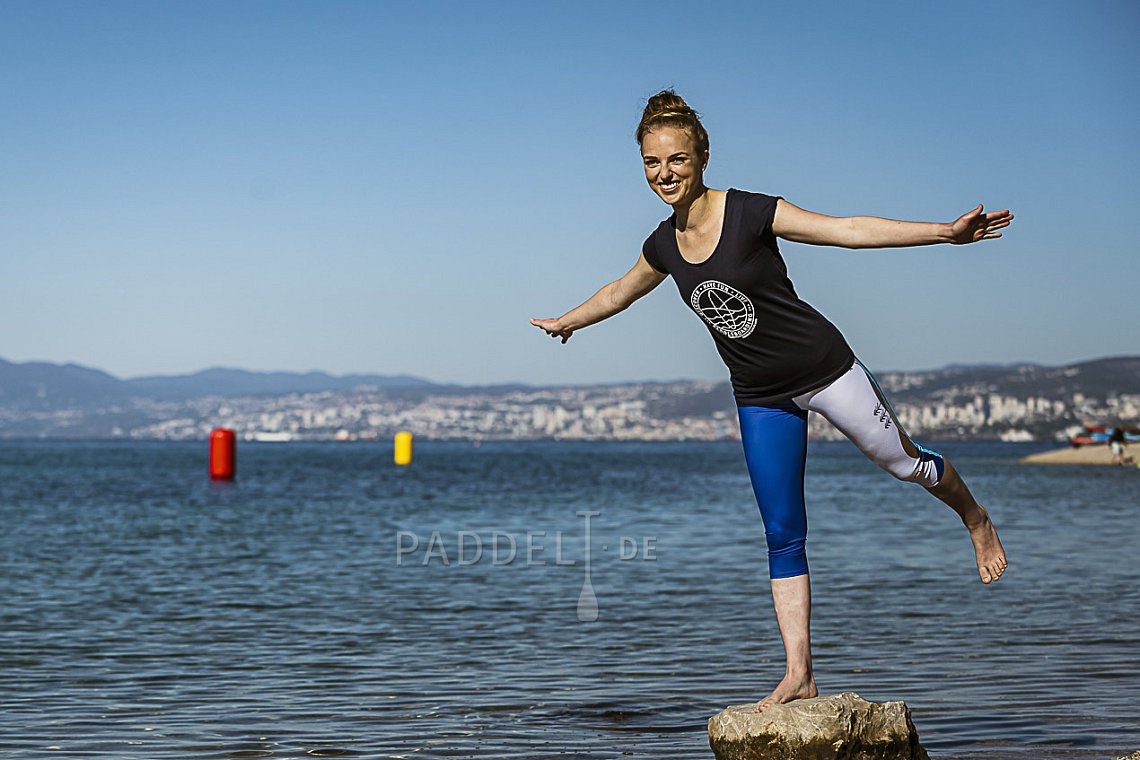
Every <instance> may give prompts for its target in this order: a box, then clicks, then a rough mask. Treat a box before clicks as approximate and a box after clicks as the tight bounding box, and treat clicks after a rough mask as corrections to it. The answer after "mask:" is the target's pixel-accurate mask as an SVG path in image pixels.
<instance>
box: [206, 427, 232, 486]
mask: <svg viewBox="0 0 1140 760" xmlns="http://www.w3.org/2000/svg"><path fill="white" fill-rule="evenodd" d="M236 473H237V443H236V439H235V438H234V431H232V430H230V429H229V428H214V429H213V430H212V431H210V477H211V478H212V479H213V480H233V478H234V475H235V474H236Z"/></svg>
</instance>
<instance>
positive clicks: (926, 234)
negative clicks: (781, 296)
mask: <svg viewBox="0 0 1140 760" xmlns="http://www.w3.org/2000/svg"><path fill="white" fill-rule="evenodd" d="M1012 219H1013V214H1011V213H1009V210H1008V209H1006V210H1004V211H991V212H990V213H988V214H987V213H983V212H982V204H980V203H979V204H978V207H977V208H975V209H973V210H972V211H967V212H966V213H965V214H962V215H961V216H960V217H958V218H957V219H955V220H954V221H952V222H946V223H940V222H900V221H896V220H894V219H880V218H879V217H877V216H827V215H825V214H816V213H814V212H811V211H805V210H804V209H802V208H800V207H798V206H796V205H794V204H792V203H788V202H787V201H785V200H783V199H782V198H781V199H780V200H779V201H778V202H777V203H776V215H775V217H773V219H772V232H774V233H775V234H776V236H777V237H781V238H784V239H785V240H791V241H793V242H796V243H810V244H812V245H837V246H840V247H842V248H897V247H902V246H912V245H934V244H935V243H954V244H957V245H961V244H964V243H976V242H978V241H979V240H990V239H992V238H999V237H1001V233H1000V232H998V230H1000V229H1002V228H1003V227H1008V226H1009V223H1010V221H1012Z"/></svg>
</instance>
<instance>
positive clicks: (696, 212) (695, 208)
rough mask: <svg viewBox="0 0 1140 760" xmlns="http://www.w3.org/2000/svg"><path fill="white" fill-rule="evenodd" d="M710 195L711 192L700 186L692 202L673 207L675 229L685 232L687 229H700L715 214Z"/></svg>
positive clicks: (714, 206) (714, 205)
mask: <svg viewBox="0 0 1140 760" xmlns="http://www.w3.org/2000/svg"><path fill="white" fill-rule="evenodd" d="M712 195H713V191H711V190H709V188H707V187H704V186H702V187H701V189H700V192H699V193H698V194H697V195H696V197H694V198H693V199H692V200H690V201H687V202H685V203H679V204H677V205H676V206H674V207H673V213H674V214H675V215H676V225H677V229H678V230H680V231H681V232H685V231H686V230H688V229H700V228H701V227H703V226H705V223H706V222H707V221H709V219H710V218H711V217H713V216H715V214H716V204H715V203H714V202H713V197H712Z"/></svg>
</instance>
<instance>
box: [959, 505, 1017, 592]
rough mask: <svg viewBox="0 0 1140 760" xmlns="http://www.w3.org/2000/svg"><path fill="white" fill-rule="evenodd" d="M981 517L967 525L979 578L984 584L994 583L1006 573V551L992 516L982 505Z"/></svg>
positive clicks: (980, 506)
mask: <svg viewBox="0 0 1140 760" xmlns="http://www.w3.org/2000/svg"><path fill="white" fill-rule="evenodd" d="M978 510H979V512H980V514H981V517H980V518H978V519H976V520H972V521H971V522H970V523H967V524H966V528H967V529H969V531H970V541H972V542H973V544H974V556H975V557H976V559H977V561H978V576H979V577H980V578H981V579H982V583H992V582H993V581H996V580H997V579H998V578H1000V577H1001V574H1002V573H1004V572H1005V568H1006V567H1007V566H1008V563H1007V562H1006V560H1005V550H1004V549H1002V548H1001V539H999V538H998V534H997V530H996V529H994V524H993V523H992V522H990V514H989V512H987V511H986V508H985V507H983V506H982V505H981V504H979V505H978Z"/></svg>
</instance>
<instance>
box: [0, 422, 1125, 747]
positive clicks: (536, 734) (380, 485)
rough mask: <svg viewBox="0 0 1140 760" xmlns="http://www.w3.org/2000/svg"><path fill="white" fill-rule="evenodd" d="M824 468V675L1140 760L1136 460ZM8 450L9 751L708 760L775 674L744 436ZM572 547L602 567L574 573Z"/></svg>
mask: <svg viewBox="0 0 1140 760" xmlns="http://www.w3.org/2000/svg"><path fill="white" fill-rule="evenodd" d="M1042 448H1045V447H1043V446H1041V445H1036V446H1034V445H1013V444H963V443H955V444H946V445H945V446H944V447H943V449H944V451H945V452H946V453H947V454H948V455H949V456H950V457H951V458H953V460H954V461H955V462H956V464H957V465H958V467H959V469H960V470H961V471H962V472H963V473H964V474H965V476H966V478H967V480H968V482H969V484H970V486H971V487H972V488H973V490H974V492H975V494H976V495H977V496H978V498H979V499H980V500H981V501H982V502H983V503H985V504H987V505H988V506H989V507H990V509H991V512H992V514H993V516H994V519H995V522H996V524H997V525H998V527H999V529H1000V530H1001V536H1002V539H1003V541H1004V543H1005V548H1006V550H1007V553H1008V555H1009V557H1010V569H1009V571H1008V572H1007V574H1006V576H1005V577H1004V578H1002V579H1001V581H999V582H998V583H996V584H993V585H992V586H988V587H987V586H984V585H982V584H981V583H980V582H979V581H978V578H977V572H976V569H975V567H974V562H973V552H972V549H971V547H970V543H969V541H968V538H967V535H966V532H965V530H964V529H963V528H962V527H961V525H960V524H959V523H958V521H957V518H956V517H955V515H954V514H953V513H952V512H951V511H950V510H949V509H947V508H946V507H944V506H942V505H941V504H939V503H938V502H937V501H935V500H934V499H932V498H931V497H930V496H928V495H927V494H925V493H924V492H923V491H922V489H920V488H919V487H917V486H914V485H911V484H903V483H899V482H897V481H894V480H893V479H891V478H890V477H889V476H887V475H886V474H884V473H882V472H880V471H878V470H877V469H876V468H875V467H874V466H873V465H872V464H870V463H869V462H867V461H865V460H864V459H863V458H862V457H861V455H859V453H858V452H857V451H855V450H854V449H853V448H852V447H850V446H849V445H848V444H845V443H824V444H812V446H811V452H810V457H809V465H808V485H807V496H808V503H809V524H810V534H809V540H808V552H809V557H810V562H811V570H812V587H813V594H814V607H813V610H812V618H813V619H812V624H813V627H812V634H813V647H814V653H815V667H816V679H817V682H818V684H819V687H820V689H821V691H822V692H823V693H837V692H841V691H855V692H857V693H859V694H860V695H862V696H863V697H865V698H866V699H870V700H875V701H885V700H900V699H901V700H905V701H906V702H907V703H908V704H909V705H910V706H911V708H912V710H913V717H914V722H915V725H916V727H917V729H918V731H919V734H920V737H921V740H922V742H923V744H924V745H925V746H926V747H927V749H928V750H929V751H930V752H931V754H932V756H933V757H935V758H946V759H949V758H992V759H994V760H997V759H1000V758H1024V759H1025V760H1028V759H1029V758H1077V757H1080V758H1084V757H1089V758H1094V757H1095V758H1105V757H1110V756H1112V755H1113V754H1124V753H1125V752H1130V751H1132V750H1135V749H1137V748H1140V721H1138V719H1137V718H1138V715H1140V709H1138V708H1137V700H1138V699H1140V665H1138V661H1140V630H1138V625H1137V621H1138V612H1140V561H1138V559H1137V557H1138V556H1140V553H1138V551H1137V547H1138V546H1140V511H1138V510H1140V498H1138V494H1140V470H1136V469H1124V468H1080V467H1065V466H1053V467H1040V466H1037V467H1034V466H1026V465H1019V464H1017V459H1018V457H1020V456H1022V455H1024V454H1026V453H1030V452H1032V451H1037V450H1041V449H1042ZM391 457H392V450H391V445H390V444H383V443H351V444H349V443H346V444H335V443H321V444H241V445H240V446H239V452H238V477H237V479H236V481H234V482H232V483H211V482H210V481H209V479H208V475H207V460H206V444H205V442H201V443H153V442H152V443H145V442H121V443H118V442H117V443H52V442H32V443H24V442H11V441H9V442H4V443H0V519H2V526H3V530H2V531H0V600H2V605H0V705H2V709H0V756H2V757H5V758H19V757H46V756H57V757H67V758H72V757H76V758H79V757H107V758H239V757H276V758H287V757H312V756H318V757H323V756H330V757H331V756H350V757H351V756H359V757H378V758H386V757H407V758H445V757H446V758H465V757H473V758H492V757H494V758H546V757H568V758H570V757H573V758H611V757H644V758H702V757H706V758H708V757H711V756H712V755H711V752H710V751H709V749H708V741H707V735H706V721H707V719H708V718H709V717H710V716H711V715H713V714H714V713H716V712H717V711H719V710H720V709H722V708H723V707H725V706H726V705H729V704H739V703H744V702H748V701H752V700H756V699H758V698H759V697H761V696H763V695H764V694H766V693H767V690H769V689H770V688H771V687H772V686H773V685H775V683H776V682H777V681H778V680H779V678H780V677H781V675H782V668H783V652H782V649H781V645H780V639H779V634H778V630H777V628H776V624H775V618H774V615H773V612H772V607H771V599H770V595H769V591H768V581H767V570H766V562H765V548H764V538H763V528H762V526H761V523H760V518H759V515H758V512H757V510H756V505H755V502H754V501H753V497H752V494H751V491H750V487H749V484H748V480H747V473H746V470H745V467H744V462H743V457H742V454H741V452H740V450H739V444H734V443H731V442H723V443H692V442H678V443H581V442H574V443H570V442H540V443H522V442H518V443H495V442H485V443H483V444H482V445H481V446H475V445H473V444H471V443H431V442H419V443H417V446H416V458H415V461H414V462H413V464H412V465H411V466H408V467H396V466H394V465H393V464H392V458H391ZM587 554H588V562H587Z"/></svg>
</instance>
